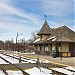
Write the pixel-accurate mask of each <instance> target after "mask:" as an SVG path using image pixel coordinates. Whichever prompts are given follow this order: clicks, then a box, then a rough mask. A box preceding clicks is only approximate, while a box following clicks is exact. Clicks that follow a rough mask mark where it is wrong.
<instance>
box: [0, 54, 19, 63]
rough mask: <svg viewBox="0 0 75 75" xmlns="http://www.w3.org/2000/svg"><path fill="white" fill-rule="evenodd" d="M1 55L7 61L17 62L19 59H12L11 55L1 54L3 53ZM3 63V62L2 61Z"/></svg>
mask: <svg viewBox="0 0 75 75" xmlns="http://www.w3.org/2000/svg"><path fill="white" fill-rule="evenodd" d="M0 56H1V57H3V58H4V59H6V60H8V61H9V62H11V63H19V60H17V59H14V58H12V57H9V56H6V55H3V54H0ZM3 64H4V63H3Z"/></svg>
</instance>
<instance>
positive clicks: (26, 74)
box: [0, 56, 29, 75]
mask: <svg viewBox="0 0 75 75" xmlns="http://www.w3.org/2000/svg"><path fill="white" fill-rule="evenodd" d="M0 58H1V59H3V60H4V61H6V62H7V63H9V64H11V65H12V66H14V67H16V68H17V69H19V70H21V72H22V73H23V75H29V74H28V73H26V72H25V71H24V70H23V69H22V68H20V67H18V66H17V65H15V64H12V63H11V62H9V61H7V60H6V59H4V58H3V57H1V56H0ZM0 67H1V68H2V70H3V72H4V73H5V74H6V75H8V74H7V72H6V70H5V69H4V68H3V67H2V66H1V65H0Z"/></svg>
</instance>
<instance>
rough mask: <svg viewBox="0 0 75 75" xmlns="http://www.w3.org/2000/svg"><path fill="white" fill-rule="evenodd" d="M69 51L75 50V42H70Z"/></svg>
mask: <svg viewBox="0 0 75 75" xmlns="http://www.w3.org/2000/svg"><path fill="white" fill-rule="evenodd" d="M69 51H70V52H75V43H69Z"/></svg>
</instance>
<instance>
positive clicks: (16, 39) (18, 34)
mask: <svg viewBox="0 0 75 75" xmlns="http://www.w3.org/2000/svg"><path fill="white" fill-rule="evenodd" d="M20 35H23V34H18V33H17V35H16V50H18V43H17V39H18V36H20Z"/></svg>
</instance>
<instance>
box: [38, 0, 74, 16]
mask: <svg viewBox="0 0 75 75" xmlns="http://www.w3.org/2000/svg"><path fill="white" fill-rule="evenodd" d="M39 3H40V5H41V8H42V10H43V12H44V13H45V14H48V15H53V16H58V17H63V16H66V15H70V14H73V13H74V0H39Z"/></svg>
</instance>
